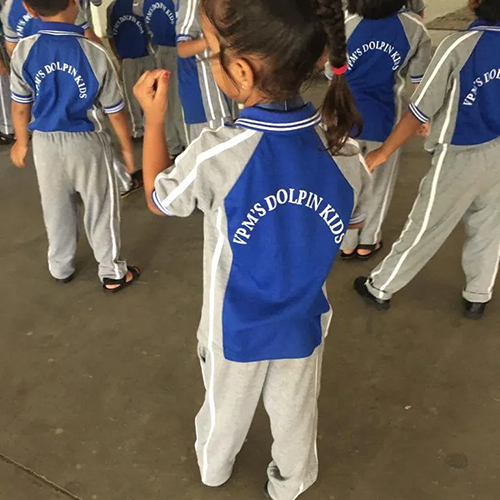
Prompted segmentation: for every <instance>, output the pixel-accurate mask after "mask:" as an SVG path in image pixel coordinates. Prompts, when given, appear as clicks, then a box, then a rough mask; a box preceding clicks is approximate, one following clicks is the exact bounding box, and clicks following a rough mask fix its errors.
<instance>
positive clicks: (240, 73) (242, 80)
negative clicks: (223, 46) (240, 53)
mask: <svg viewBox="0 0 500 500" xmlns="http://www.w3.org/2000/svg"><path fill="white" fill-rule="evenodd" d="M231 74H232V76H233V78H234V80H235V81H236V82H237V83H238V87H239V88H240V89H241V90H242V91H243V92H248V91H250V90H252V89H253V87H254V84H255V75H254V72H253V68H252V66H251V65H250V64H249V63H248V61H247V60H246V59H235V60H234V61H233V62H232V64H231Z"/></svg>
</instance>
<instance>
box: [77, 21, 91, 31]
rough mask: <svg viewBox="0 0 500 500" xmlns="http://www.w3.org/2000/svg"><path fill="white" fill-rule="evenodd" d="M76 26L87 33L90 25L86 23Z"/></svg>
mask: <svg viewBox="0 0 500 500" xmlns="http://www.w3.org/2000/svg"><path fill="white" fill-rule="evenodd" d="M78 26H80V28H82V30H84V31H87V30H88V29H89V28H90V23H89V22H86V23H83V24H79V25H78Z"/></svg>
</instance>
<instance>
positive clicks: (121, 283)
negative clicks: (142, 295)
mask: <svg viewBox="0 0 500 500" xmlns="http://www.w3.org/2000/svg"><path fill="white" fill-rule="evenodd" d="M127 271H130V272H131V273H132V279H131V280H130V281H127V274H128V273H126V274H125V276H124V277H123V278H122V279H119V280H114V279H111V278H104V279H103V280H102V288H103V290H104V291H105V292H106V293H118V292H121V291H122V290H124V289H125V288H127V287H129V286H130V285H131V284H132V283H135V281H137V279H138V278H139V276H140V275H141V270H140V269H139V268H138V267H137V266H127ZM110 285H118V286H117V287H116V288H108V286H110Z"/></svg>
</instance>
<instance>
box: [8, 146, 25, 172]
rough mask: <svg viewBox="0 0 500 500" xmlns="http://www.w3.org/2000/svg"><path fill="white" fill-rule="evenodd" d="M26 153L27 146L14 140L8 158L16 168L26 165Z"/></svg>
mask: <svg viewBox="0 0 500 500" xmlns="http://www.w3.org/2000/svg"><path fill="white" fill-rule="evenodd" d="M27 154H28V146H27V145H25V144H22V143H21V142H20V141H16V142H15V143H14V146H12V149H11V150H10V159H11V160H12V163H13V164H14V165H15V166H16V167H17V168H24V167H25V166H26V155H27Z"/></svg>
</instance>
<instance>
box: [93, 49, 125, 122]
mask: <svg viewBox="0 0 500 500" xmlns="http://www.w3.org/2000/svg"><path fill="white" fill-rule="evenodd" d="M93 45H94V46H95V47H97V44H95V43H93ZM99 49H100V51H101V53H102V57H101V58H100V61H99V62H100V63H101V61H102V64H105V69H104V72H103V73H102V81H101V89H100V91H99V95H98V97H97V100H98V102H99V104H100V105H101V107H102V108H103V109H104V111H105V112H106V114H108V115H112V114H114V113H119V112H120V111H121V110H122V109H123V108H124V107H125V101H124V100H123V93H122V89H121V87H120V83H119V80H118V75H117V74H116V69H115V67H114V65H113V63H112V62H111V59H110V57H109V55H108V53H107V52H106V50H105V49H104V48H102V47H99Z"/></svg>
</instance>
